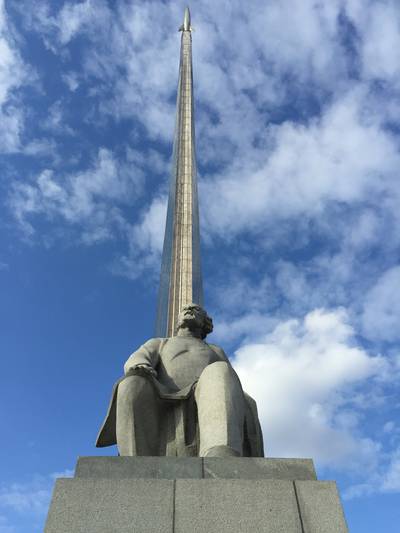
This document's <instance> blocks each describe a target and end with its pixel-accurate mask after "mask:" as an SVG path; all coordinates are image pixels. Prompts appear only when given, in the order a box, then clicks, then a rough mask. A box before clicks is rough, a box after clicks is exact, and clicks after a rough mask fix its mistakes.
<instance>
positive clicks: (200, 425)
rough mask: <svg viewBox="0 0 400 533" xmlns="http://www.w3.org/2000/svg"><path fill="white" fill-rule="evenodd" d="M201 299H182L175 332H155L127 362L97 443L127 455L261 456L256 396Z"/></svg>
mask: <svg viewBox="0 0 400 533" xmlns="http://www.w3.org/2000/svg"><path fill="white" fill-rule="evenodd" d="M212 330H213V324H212V320H211V318H210V317H209V316H208V315H207V313H206V311H205V310H204V309H202V308H201V307H200V306H199V305H196V304H190V305H186V306H185V307H183V309H182V310H181V312H180V314H179V317H178V326H177V332H176V336H174V337H169V338H164V339H161V338H157V339H150V340H148V341H147V342H146V343H145V344H143V345H142V346H141V347H140V348H139V349H138V350H137V351H136V352H134V353H133V354H132V355H131V356H130V357H129V359H128V360H127V362H126V363H125V367H124V370H125V376H124V377H123V378H121V379H120V380H119V381H118V382H117V383H116V384H115V386H114V390H113V394H112V399H111V402H110V407H109V410H108V413H107V416H106V419H105V421H104V424H103V426H102V428H101V430H100V433H99V436H98V439H97V443H96V445H97V446H98V447H102V446H111V445H113V444H117V445H118V450H119V454H120V455H122V456H133V455H153V456H179V457H185V456H186V457H187V456H200V457H229V456H237V457H240V456H248V457H263V456H264V453H263V442H262V435H261V428H260V424H259V420H258V415H257V407H256V403H255V401H254V400H253V399H252V398H250V396H248V395H247V394H246V393H244V392H243V390H242V387H241V384H240V381H239V378H238V376H237V374H236V372H235V371H234V369H233V368H232V366H231V364H230V362H229V359H228V358H227V356H226V355H225V353H224V351H223V350H222V349H221V348H220V347H219V346H215V345H213V344H207V343H206V342H205V340H204V339H205V338H206V336H207V335H208V334H209V333H211V332H212Z"/></svg>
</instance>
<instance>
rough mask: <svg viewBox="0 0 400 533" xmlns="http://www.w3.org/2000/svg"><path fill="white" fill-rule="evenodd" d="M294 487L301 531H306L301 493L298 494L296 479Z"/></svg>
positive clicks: (302, 532) (303, 532)
mask: <svg viewBox="0 0 400 533" xmlns="http://www.w3.org/2000/svg"><path fill="white" fill-rule="evenodd" d="M293 489H294V495H295V498H296V504H297V510H298V511H299V519H300V527H301V533H305V530H304V524H303V518H302V516H301V510H300V502H299V495H298V494H297V488H296V482H295V481H293Z"/></svg>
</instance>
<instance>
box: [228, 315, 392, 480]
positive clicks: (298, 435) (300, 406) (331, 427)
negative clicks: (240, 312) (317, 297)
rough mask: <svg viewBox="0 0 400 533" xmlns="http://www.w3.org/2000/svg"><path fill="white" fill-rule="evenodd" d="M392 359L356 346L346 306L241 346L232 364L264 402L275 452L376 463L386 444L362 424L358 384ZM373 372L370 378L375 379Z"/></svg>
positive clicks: (357, 464) (343, 463)
mask: <svg viewBox="0 0 400 533" xmlns="http://www.w3.org/2000/svg"><path fill="white" fill-rule="evenodd" d="M387 364H388V363H387V362H386V361H385V359H384V358H382V357H380V356H371V355H369V354H368V353H367V352H366V351H365V350H364V349H363V348H362V347H360V346H357V344H356V341H355V332H354V330H353V328H352V327H351V326H350V325H349V323H348V317H347V315H346V312H345V311H344V310H340V309H339V310H334V311H327V310H323V309H317V310H314V311H313V312H310V313H309V314H307V315H306V316H305V318H304V320H298V319H293V320H288V321H286V322H283V323H281V324H279V325H278V326H277V327H276V328H275V329H274V330H273V331H272V332H271V333H268V334H266V335H264V336H260V337H259V340H258V342H253V343H251V344H246V345H244V346H242V347H241V348H240V349H239V350H238V351H237V352H236V354H235V359H234V366H235V368H236V370H237V372H238V374H239V376H240V378H241V381H242V383H243V387H244V389H245V390H247V391H248V392H249V393H250V394H251V395H253V396H254V398H255V399H256V401H257V403H258V408H259V414H260V418H261V421H262V425H263V430H264V436H265V445H266V450H267V454H268V455H269V456H286V457H313V458H314V459H315V460H316V461H317V463H318V464H319V465H322V466H323V465H325V466H326V465H329V466H331V467H332V466H336V467H341V468H347V469H349V468H350V466H349V465H352V468H355V469H357V468H358V469H365V470H366V471H370V470H371V469H372V470H373V469H374V468H375V467H376V463H377V460H378V452H379V449H380V444H379V442H377V441H376V440H374V439H373V438H371V437H369V436H368V435H367V434H363V432H362V429H361V424H360V422H361V419H362V412H361V411H360V407H359V405H357V401H356V397H357V391H358V389H359V387H360V386H362V385H365V383H366V382H367V380H369V386H370V387H372V386H373V380H374V378H380V379H385V377H386V376H387ZM371 380H372V381H371Z"/></svg>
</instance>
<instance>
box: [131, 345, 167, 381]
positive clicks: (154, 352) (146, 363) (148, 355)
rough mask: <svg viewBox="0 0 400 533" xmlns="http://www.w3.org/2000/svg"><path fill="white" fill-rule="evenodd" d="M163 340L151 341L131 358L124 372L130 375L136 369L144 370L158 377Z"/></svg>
mask: <svg viewBox="0 0 400 533" xmlns="http://www.w3.org/2000/svg"><path fill="white" fill-rule="evenodd" d="M161 342H162V339H150V340H149V341H147V342H145V343H144V344H143V345H142V346H141V347H140V348H139V349H138V350H136V352H133V354H132V355H131V356H130V357H129V359H128V360H127V362H126V363H125V365H124V372H125V374H128V373H129V372H131V371H132V370H133V369H135V368H143V369H144V370H148V371H149V372H150V373H151V374H153V375H157V372H156V370H155V369H156V367H157V365H158V362H159V360H160V345H161Z"/></svg>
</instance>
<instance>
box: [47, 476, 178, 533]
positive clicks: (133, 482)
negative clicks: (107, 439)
mask: <svg viewBox="0 0 400 533" xmlns="http://www.w3.org/2000/svg"><path fill="white" fill-rule="evenodd" d="M173 497H174V482H173V481H168V480H163V479H158V480H154V481H153V480H147V479H120V480H116V479H82V478H81V479H79V478H73V479H58V480H57V482H56V486H55V489H54V493H53V498H52V502H51V506H50V511H49V515H48V518H47V523H46V527H45V533H117V532H118V533H144V532H146V533H172V532H173Z"/></svg>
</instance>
